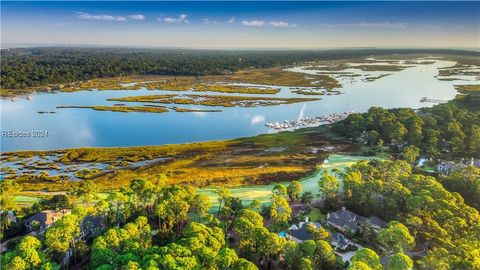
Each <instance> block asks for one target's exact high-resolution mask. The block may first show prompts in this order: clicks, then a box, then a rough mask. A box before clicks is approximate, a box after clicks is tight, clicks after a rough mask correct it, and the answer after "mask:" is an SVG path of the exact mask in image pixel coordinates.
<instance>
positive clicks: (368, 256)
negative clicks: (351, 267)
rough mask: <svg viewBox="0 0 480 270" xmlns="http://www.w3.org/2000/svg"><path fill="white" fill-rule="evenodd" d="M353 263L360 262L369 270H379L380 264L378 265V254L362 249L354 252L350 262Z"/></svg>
mask: <svg viewBox="0 0 480 270" xmlns="http://www.w3.org/2000/svg"><path fill="white" fill-rule="evenodd" d="M350 261H351V262H352V264H353V263H355V262H362V263H365V264H366V265H368V267H369V268H370V269H373V270H381V269H382V264H381V263H380V257H379V256H378V254H377V253H376V252H375V251H373V250H371V249H369V248H362V249H360V250H358V251H357V252H355V255H354V256H353V257H352V259H351V260H350Z"/></svg>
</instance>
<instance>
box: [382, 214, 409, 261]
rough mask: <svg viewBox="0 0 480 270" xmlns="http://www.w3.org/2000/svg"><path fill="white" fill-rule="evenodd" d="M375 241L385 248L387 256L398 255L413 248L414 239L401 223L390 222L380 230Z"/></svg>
mask: <svg viewBox="0 0 480 270" xmlns="http://www.w3.org/2000/svg"><path fill="white" fill-rule="evenodd" d="M377 239H378V241H379V243H380V244H382V245H383V246H384V247H385V251H386V252H387V254H392V253H398V252H402V251H404V250H409V249H411V248H413V246H414V244H415V239H414V238H413V236H412V235H411V234H410V232H409V231H408V228H407V227H405V225H403V224H402V223H400V222H398V221H392V222H390V223H389V224H388V227H387V228H384V229H381V230H380V232H379V233H378V236H377Z"/></svg>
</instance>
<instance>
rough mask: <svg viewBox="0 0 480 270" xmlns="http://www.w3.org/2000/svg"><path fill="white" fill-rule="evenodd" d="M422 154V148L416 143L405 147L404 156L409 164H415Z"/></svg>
mask: <svg viewBox="0 0 480 270" xmlns="http://www.w3.org/2000/svg"><path fill="white" fill-rule="evenodd" d="M419 156H420V149H419V148H418V147H416V146H414V145H408V146H405V148H403V151H402V158H403V159H405V160H406V161H407V162H408V163H409V164H412V165H413V164H415V161H417V158H418V157H419Z"/></svg>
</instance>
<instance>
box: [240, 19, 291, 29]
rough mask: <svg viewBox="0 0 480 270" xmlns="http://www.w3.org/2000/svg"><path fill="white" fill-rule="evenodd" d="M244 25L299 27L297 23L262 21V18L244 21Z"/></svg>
mask: <svg viewBox="0 0 480 270" xmlns="http://www.w3.org/2000/svg"><path fill="white" fill-rule="evenodd" d="M242 25H245V26H253V27H264V26H270V27H275V28H287V27H297V25H296V24H293V23H289V22H284V21H269V22H266V21H262V20H252V21H242Z"/></svg>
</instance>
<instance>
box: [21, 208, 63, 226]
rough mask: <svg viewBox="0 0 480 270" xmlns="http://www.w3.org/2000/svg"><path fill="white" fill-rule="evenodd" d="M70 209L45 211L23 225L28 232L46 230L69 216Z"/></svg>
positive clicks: (30, 218)
mask: <svg viewBox="0 0 480 270" xmlns="http://www.w3.org/2000/svg"><path fill="white" fill-rule="evenodd" d="M71 212H72V211H71V210H69V209H61V210H44V211H42V212H39V213H36V214H35V215H33V216H31V217H29V218H28V219H26V220H25V221H24V222H23V223H24V224H25V227H27V230H28V231H36V230H46V229H47V228H49V227H50V226H52V225H53V224H55V222H57V220H59V219H60V218H62V217H63V216H66V215H69V214H70V213H71Z"/></svg>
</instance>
